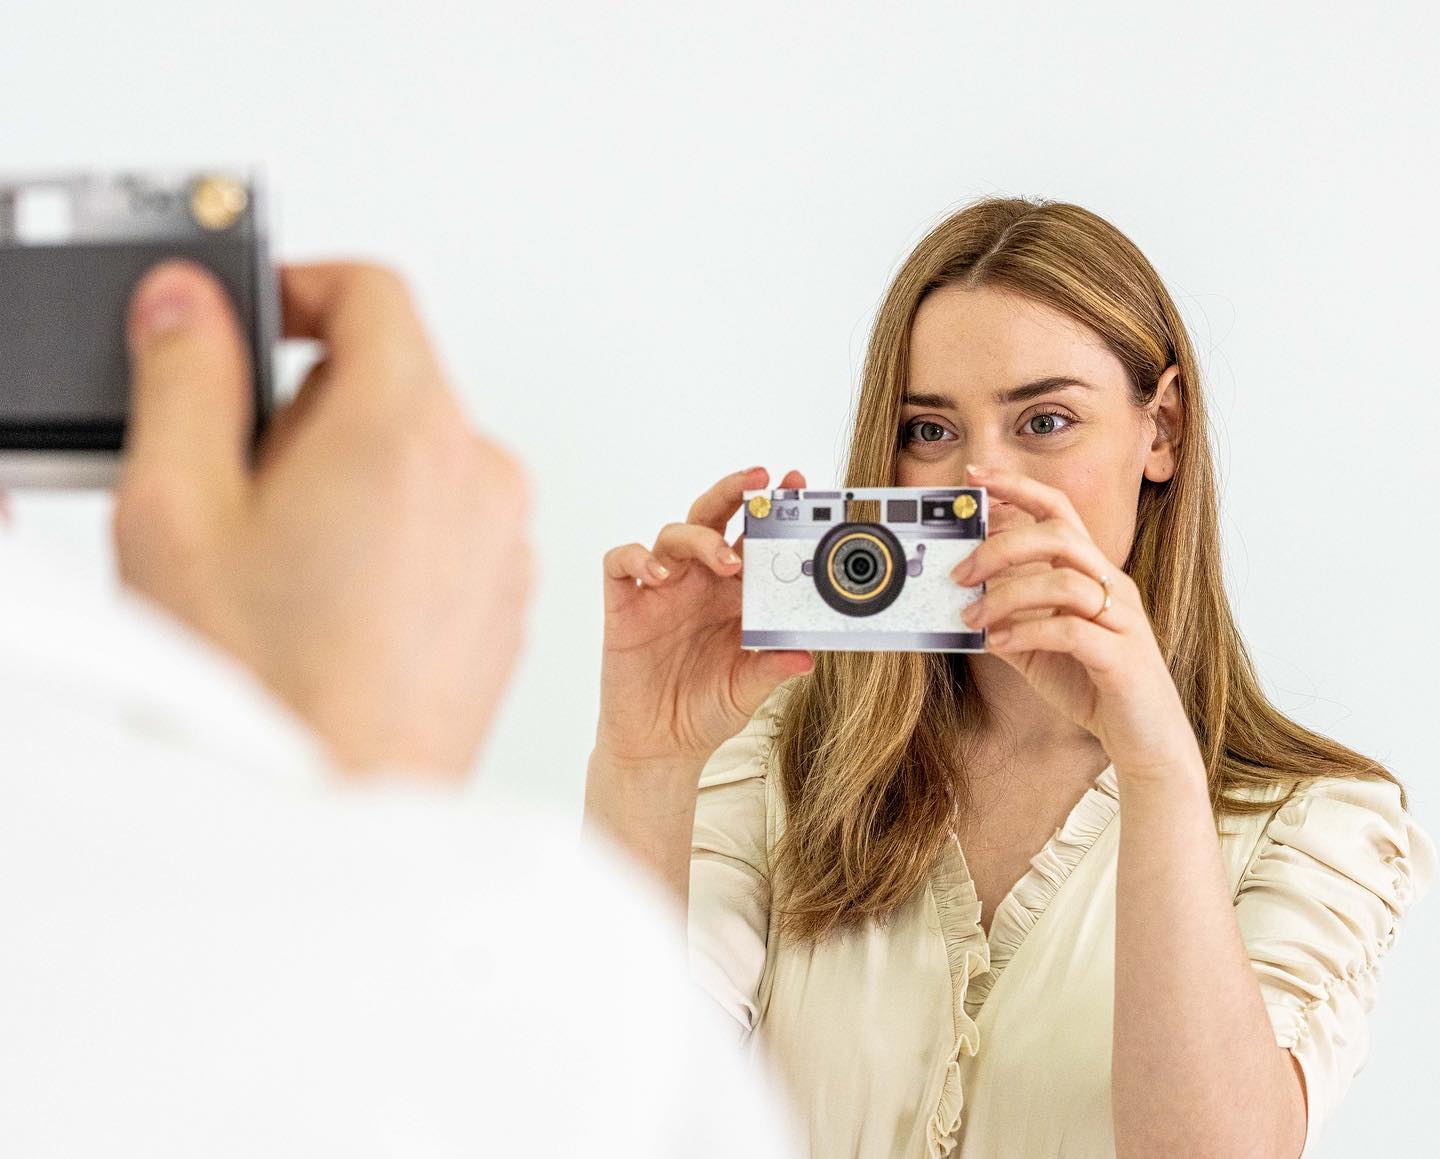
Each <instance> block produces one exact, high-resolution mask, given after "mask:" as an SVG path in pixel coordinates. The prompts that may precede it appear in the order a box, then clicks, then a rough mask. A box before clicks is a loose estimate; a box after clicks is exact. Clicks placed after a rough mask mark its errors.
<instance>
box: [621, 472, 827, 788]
mask: <svg viewBox="0 0 1440 1159" xmlns="http://www.w3.org/2000/svg"><path fill="white" fill-rule="evenodd" d="M768 478H769V475H768V473H767V472H766V470H765V469H764V468H763V467H753V468H751V469H750V470H748V471H737V472H736V473H735V474H733V475H727V476H726V477H725V478H724V479H721V480H720V482H718V483H716V484H715V486H713V487H711V488H710V490H708V491H706V492H705V494H703V495H701V496H700V498H699V499H697V500H695V504H694V506H692V507H691V508H690V513H689V515H688V516H686V519H685V522H684V523H670V524H667V525H666V526H665V527H663V528H662V529H661V531H660V535H659V537H658V538H657V539H656V540H655V546H654V547H653V548H652V549H650V550H646V548H645V547H644V546H643V545H641V544H639V543H631V544H627V545H625V546H623V547H617V548H614V549H613V550H611V551H609V552H607V553H606V555H605V648H604V655H603V660H602V663H601V675H600V722H599V726H598V728H597V729H596V752H597V753H598V754H601V755H603V757H604V758H605V759H606V760H608V761H612V762H620V763H623V764H645V763H651V762H654V763H670V762H674V761H677V760H678V761H681V762H696V761H699V762H703V761H704V760H706V759H708V757H709V756H710V754H711V753H712V752H714V751H715V749H717V748H719V746H720V744H721V743H722V742H723V741H725V740H726V739H728V738H729V737H732V736H734V735H735V734H736V733H737V732H739V731H740V730H741V729H742V728H744V727H745V724H746V722H747V721H748V720H749V719H750V717H751V716H752V715H753V714H754V712H755V710H756V709H757V708H759V707H760V705H761V703H762V702H763V701H764V700H765V698H766V697H767V696H769V695H770V693H771V692H773V691H774V690H775V688H776V687H777V686H778V685H779V684H780V683H781V682H782V681H784V680H786V679H788V678H789V677H791V676H795V675H798V674H800V673H802V672H808V671H809V670H810V668H811V666H812V660H811V657H810V654H809V653H808V652H744V651H742V650H741V648H740V608H741V600H740V571H741V556H740V548H741V543H742V541H743V539H744V536H741V537H740V538H739V539H737V540H736V541H735V543H734V544H733V545H731V544H729V543H727V542H726V541H725V526H726V524H727V523H728V522H729V520H730V518H731V516H733V515H734V514H735V512H736V511H738V510H739V509H740V504H741V502H742V501H743V493H744V492H745V491H746V490H758V489H760V488H763V487H764V486H765V485H766V480H767V479H768ZM780 486H781V487H791V488H799V487H804V486H805V479H804V476H802V475H801V474H800V472H798V471H791V472H790V473H789V474H787V475H786V476H785V478H784V479H783V480H782V481H781V483H780Z"/></svg>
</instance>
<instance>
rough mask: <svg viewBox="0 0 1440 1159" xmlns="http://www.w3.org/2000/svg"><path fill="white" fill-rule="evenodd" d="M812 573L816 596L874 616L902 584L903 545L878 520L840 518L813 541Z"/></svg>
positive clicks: (852, 612)
mask: <svg viewBox="0 0 1440 1159" xmlns="http://www.w3.org/2000/svg"><path fill="white" fill-rule="evenodd" d="M812 574H813V575H814V576H815V586H816V588H817V589H818V590H819V592H820V596H821V598H822V599H823V600H824V601H825V602H826V603H827V604H829V605H830V606H831V607H832V608H834V609H835V610H836V611H837V612H841V613H843V614H844V615H847V616H873V615H875V614H876V613H877V612H881V611H884V609H886V608H888V607H889V606H890V605H891V604H893V603H894V602H895V598H896V597H897V596H898V595H899V594H900V589H901V588H902V587H903V586H904V584H905V551H904V549H903V548H902V547H901V546H900V541H899V540H898V539H896V538H895V535H894V533H893V532H891V531H890V529H889V528H888V527H886V526H885V525H884V524H880V523H842V524H840V525H839V526H837V527H833V528H831V529H830V531H829V532H827V533H826V534H825V535H824V536H823V537H822V538H821V540H820V543H819V544H818V546H817V547H816V551H815V559H814V566H813V569H812Z"/></svg>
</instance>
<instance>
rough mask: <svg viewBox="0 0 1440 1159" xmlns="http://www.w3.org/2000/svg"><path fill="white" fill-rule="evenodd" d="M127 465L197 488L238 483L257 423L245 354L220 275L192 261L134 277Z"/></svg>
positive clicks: (216, 491) (217, 489)
mask: <svg viewBox="0 0 1440 1159" xmlns="http://www.w3.org/2000/svg"><path fill="white" fill-rule="evenodd" d="M126 338H127V342H128V345H129V349H130V410H129V417H128V420H127V430H126V435H125V470H126V471H127V472H131V471H133V472H136V473H141V474H146V475H148V474H150V473H151V472H152V471H153V472H157V473H159V474H160V475H162V476H170V477H177V476H178V477H179V478H180V479H181V480H182V481H183V484H184V485H185V486H186V487H187V488H192V489H193V493H194V494H195V495H197V496H199V495H202V494H204V495H213V496H216V497H229V496H233V495H234V494H236V493H237V492H238V491H239V489H240V488H241V487H242V486H243V484H244V479H245V476H246V473H247V470H248V461H249V448H250V441H251V433H252V427H253V423H254V397H253V387H252V385H251V362H250V354H249V351H248V350H247V349H246V343H245V337H244V334H243V333H242V331H241V328H240V324H239V322H238V321H237V320H236V317H235V309H234V307H233V305H232V304H231V302H230V298H229V296H228V295H227V294H226V292H225V289H224V287H223V286H222V285H221V284H220V282H219V281H218V280H217V279H216V278H215V277H214V276H213V275H212V274H210V273H209V271H207V270H205V269H204V268H203V267H201V266H199V265H197V264H196V263H194V262H190V261H180V260H176V261H168V262H164V263H162V264H161V265H158V266H156V267H154V268H153V269H151V270H150V271H149V272H148V273H147V274H146V275H145V276H144V277H143V278H141V279H140V282H139V284H138V285H137V286H136V288H135V291H134V293H133V294H132V296H131V299H130V312H129V317H128V319H127V323H126Z"/></svg>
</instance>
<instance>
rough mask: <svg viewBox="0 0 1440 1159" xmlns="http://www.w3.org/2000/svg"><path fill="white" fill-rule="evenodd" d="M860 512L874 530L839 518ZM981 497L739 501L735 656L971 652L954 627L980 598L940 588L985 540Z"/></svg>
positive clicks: (855, 491) (834, 495)
mask: <svg viewBox="0 0 1440 1159" xmlns="http://www.w3.org/2000/svg"><path fill="white" fill-rule="evenodd" d="M859 501H869V503H870V505H871V507H872V508H874V509H876V510H878V514H879V517H878V518H875V519H853V518H852V519H848V520H847V518H846V513H847V504H849V503H852V502H859ZM987 511H988V509H987V503H986V494H985V488H983V487H848V488H842V489H837V490H830V491H808V490H807V491H800V490H773V491H747V492H746V493H745V507H744V513H745V542H744V559H745V566H744V570H743V576H744V580H743V585H742V587H743V610H742V616H741V645H742V647H745V648H748V649H755V650H763V649H796V648H803V649H808V650H810V651H816V652H982V651H984V650H985V633H984V632H983V631H972V630H971V629H970V628H969V627H968V626H967V625H966V624H965V622H964V621H963V620H962V619H961V618H960V613H961V612H962V611H963V610H964V609H965V607H966V606H967V605H969V604H971V603H973V602H974V601H975V600H976V599H977V598H978V597H979V596H980V595H981V593H982V592H983V590H984V588H983V585H982V586H977V587H966V586H963V585H961V584H958V583H956V582H955V581H954V580H953V579H951V578H950V571H951V569H952V568H954V566H955V565H956V564H957V563H959V562H960V561H961V560H962V559H964V558H965V557H966V556H967V555H969V554H970V553H971V552H972V551H974V550H975V547H976V546H977V545H978V544H979V543H980V542H981V541H982V540H983V539H984V538H985V527H986V520H987Z"/></svg>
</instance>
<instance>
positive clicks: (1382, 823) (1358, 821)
mask: <svg viewBox="0 0 1440 1159" xmlns="http://www.w3.org/2000/svg"><path fill="white" fill-rule="evenodd" d="M1277 868H1283V869H1285V870H1286V872H1287V876H1300V877H1311V878H1314V877H1322V876H1323V877H1335V876H1339V877H1344V878H1347V879H1349V880H1350V881H1352V882H1354V883H1355V884H1356V885H1359V886H1363V887H1364V888H1365V889H1366V890H1367V891H1368V892H1369V893H1370V894H1373V895H1376V896H1378V897H1381V898H1384V899H1385V900H1386V901H1387V902H1388V903H1389V904H1390V905H1391V906H1393V907H1394V908H1395V909H1396V910H1401V911H1403V910H1404V909H1405V908H1407V907H1408V906H1409V905H1410V904H1411V903H1412V902H1414V901H1415V900H1417V899H1418V898H1419V897H1420V896H1422V895H1423V894H1425V893H1426V892H1428V891H1429V889H1430V887H1431V886H1432V885H1433V883H1434V881H1435V878H1436V873H1437V853H1436V846H1435V843H1434V841H1433V839H1432V838H1431V836H1430V835H1429V833H1428V832H1426V830H1425V828H1424V827H1422V826H1421V824H1420V823H1419V821H1418V820H1416V818H1415V817H1414V815H1413V814H1412V813H1411V812H1410V811H1409V810H1408V809H1407V808H1406V807H1405V803H1404V801H1403V800H1402V796H1401V792H1400V786H1399V785H1398V784H1396V783H1395V782H1394V781H1392V780H1390V779H1388V778H1385V777H1381V776H1376V775H1373V774H1364V775H1359V776H1353V777H1337V776H1326V777H1314V778H1311V779H1309V780H1306V781H1303V782H1302V783H1301V784H1300V785H1299V786H1298V787H1297V788H1296V789H1295V792H1294V793H1293V794H1291V795H1290V797H1289V799H1288V800H1284V801H1283V803H1280V804H1279V807H1278V808H1276V809H1275V810H1274V812H1273V813H1271V814H1270V815H1269V817H1268V820H1266V822H1265V824H1264V827H1263V830H1262V832H1261V834H1260V840H1259V843H1258V846H1257V849H1256V852H1255V856H1254V857H1253V858H1252V860H1251V864H1250V865H1249V866H1248V867H1247V871H1246V875H1245V876H1246V878H1247V879H1252V878H1254V877H1256V876H1257V874H1261V873H1264V872H1274V871H1275V870H1276V869H1277Z"/></svg>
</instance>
